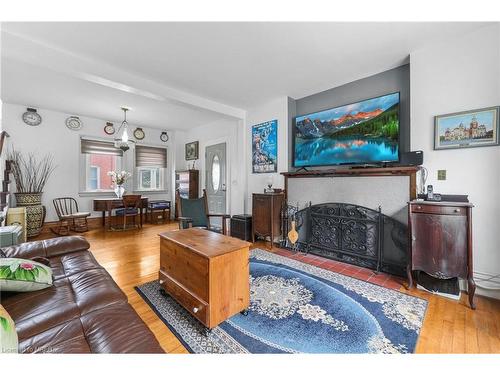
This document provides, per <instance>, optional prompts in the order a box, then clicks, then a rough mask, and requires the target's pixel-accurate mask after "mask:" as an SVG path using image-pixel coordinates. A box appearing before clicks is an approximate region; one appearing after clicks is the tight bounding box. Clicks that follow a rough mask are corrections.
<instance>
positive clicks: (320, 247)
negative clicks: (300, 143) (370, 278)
mask: <svg viewBox="0 0 500 375" xmlns="http://www.w3.org/2000/svg"><path fill="white" fill-rule="evenodd" d="M293 216H294V217H295V219H296V229H297V232H298V234H299V239H298V241H297V243H296V245H295V249H296V250H298V251H302V252H305V253H311V254H316V255H320V256H323V257H326V258H330V259H334V260H338V261H341V262H346V263H351V264H355V265H358V266H361V267H366V268H371V269H374V270H377V271H384V272H387V273H391V274H395V275H400V276H404V275H405V272H406V271H405V270H406V262H407V251H408V250H407V249H408V239H407V227H406V226H405V225H403V224H402V223H400V222H399V221H397V220H395V219H393V218H391V217H389V216H386V215H384V214H383V213H382V209H381V208H380V207H379V208H378V210H373V209H370V208H367V207H363V206H359V205H355V204H349V203H322V204H315V205H312V204H309V205H308V206H307V207H306V208H304V209H302V210H299V211H297V212H295V213H294V215H293ZM284 219H285V223H284V229H285V230H286V228H287V227H288V226H289V221H290V212H289V211H288V214H285V215H284ZM283 245H284V246H285V247H288V248H291V247H292V245H291V243H289V241H286V242H285V243H283Z"/></svg>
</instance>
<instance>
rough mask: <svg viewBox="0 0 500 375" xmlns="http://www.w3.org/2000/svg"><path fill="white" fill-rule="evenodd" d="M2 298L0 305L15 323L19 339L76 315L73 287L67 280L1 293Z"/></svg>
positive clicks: (73, 317) (78, 314)
mask: <svg viewBox="0 0 500 375" xmlns="http://www.w3.org/2000/svg"><path fill="white" fill-rule="evenodd" d="M2 297H3V298H2V304H3V305H4V307H5V309H6V310H7V311H8V312H9V314H10V316H11V317H12V319H14V321H15V322H16V328H17V333H18V335H19V340H20V341H21V340H23V339H25V338H27V337H30V336H34V335H37V334H39V333H41V332H43V331H46V330H47V329H50V328H52V327H55V326H57V325H58V324H60V323H62V322H65V321H68V320H71V319H75V318H78V317H79V316H80V311H79V309H78V305H77V304H76V303H75V295H74V292H73V288H72V287H71V284H70V282H69V280H67V279H60V280H56V281H54V285H53V286H52V287H50V288H47V289H42V290H39V291H36V292H30V293H15V294H11V295H4V294H2Z"/></svg>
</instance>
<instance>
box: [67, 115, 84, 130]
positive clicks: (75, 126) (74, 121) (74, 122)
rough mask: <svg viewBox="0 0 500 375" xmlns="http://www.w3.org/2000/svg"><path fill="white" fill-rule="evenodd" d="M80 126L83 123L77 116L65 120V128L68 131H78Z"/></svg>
mask: <svg viewBox="0 0 500 375" xmlns="http://www.w3.org/2000/svg"><path fill="white" fill-rule="evenodd" d="M82 126H83V122H82V120H80V118H79V117H78V116H69V117H68V118H67V119H66V127H67V128H68V129H70V130H80V129H81V128H82Z"/></svg>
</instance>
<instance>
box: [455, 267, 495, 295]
mask: <svg viewBox="0 0 500 375" xmlns="http://www.w3.org/2000/svg"><path fill="white" fill-rule="evenodd" d="M486 280H488V281H486ZM474 281H475V282H476V294H477V295H480V296H485V297H490V298H495V299H500V275H493V274H490V273H486V272H480V271H476V272H474ZM483 286H485V287H486V288H494V289H496V290H491V289H486V288H484V287H483ZM460 289H461V290H467V281H466V280H460Z"/></svg>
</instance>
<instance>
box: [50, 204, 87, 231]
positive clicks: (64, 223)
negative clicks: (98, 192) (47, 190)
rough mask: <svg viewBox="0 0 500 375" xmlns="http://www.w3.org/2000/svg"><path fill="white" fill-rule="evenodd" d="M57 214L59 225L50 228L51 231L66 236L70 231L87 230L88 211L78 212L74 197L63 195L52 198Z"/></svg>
mask: <svg viewBox="0 0 500 375" xmlns="http://www.w3.org/2000/svg"><path fill="white" fill-rule="evenodd" d="M52 203H54V208H55V210H56V213H57V216H58V218H59V226H58V227H57V228H51V230H52V232H54V233H55V234H57V235H59V236H66V235H68V234H69V232H70V231H74V232H86V231H88V230H89V227H88V223H87V217H89V216H90V212H80V210H79V209H78V203H77V202H76V199H75V198H71V197H64V198H56V199H54V200H52Z"/></svg>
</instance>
